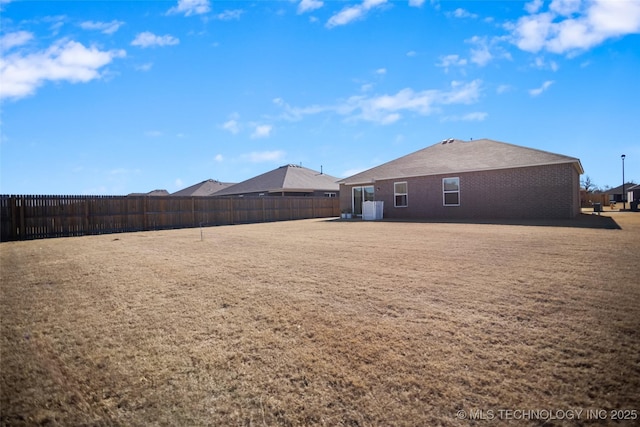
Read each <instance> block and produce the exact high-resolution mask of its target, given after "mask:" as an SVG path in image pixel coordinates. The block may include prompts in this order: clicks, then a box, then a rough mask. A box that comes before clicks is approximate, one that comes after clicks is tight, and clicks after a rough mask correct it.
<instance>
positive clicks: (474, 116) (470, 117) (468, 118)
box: [442, 111, 489, 122]
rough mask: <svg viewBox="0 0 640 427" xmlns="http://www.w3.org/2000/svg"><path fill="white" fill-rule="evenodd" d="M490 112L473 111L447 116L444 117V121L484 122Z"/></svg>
mask: <svg viewBox="0 0 640 427" xmlns="http://www.w3.org/2000/svg"><path fill="white" fill-rule="evenodd" d="M488 115H489V113H485V112H479V111H476V112H473V113H468V114H465V115H462V116H446V117H443V118H442V121H443V122H482V121H484V120H485V119H486V118H487V116H488Z"/></svg>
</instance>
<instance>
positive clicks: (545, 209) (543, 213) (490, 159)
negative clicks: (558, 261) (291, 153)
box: [339, 139, 584, 219]
mask: <svg viewBox="0 0 640 427" xmlns="http://www.w3.org/2000/svg"><path fill="white" fill-rule="evenodd" d="M582 173H584V171H583V169H582V165H581V164H580V160H579V159H577V158H574V157H568V156H563V155H560V154H554V153H549V152H546V151H541V150H536V149H532V148H526V147H520V146H517V145H512V144H507V143H504V142H497V141H492V140H489V139H480V140H473V141H460V140H454V139H448V140H444V141H441V142H439V143H437V144H434V145H432V146H430V147H427V148H424V149H422V150H419V151H416V152H415V153H412V154H408V155H406V156H404V157H400V158H398V159H396V160H392V161H390V162H388V163H385V164H382V165H380V166H378V167H375V168H373V169H369V170H367V171H364V172H361V173H359V174H356V175H353V176H351V177H348V178H345V179H342V180H340V181H339V183H340V209H341V210H342V211H345V210H351V211H352V212H353V214H354V215H355V216H360V215H361V214H362V202H363V201H368V200H370V201H382V202H383V203H384V213H383V215H384V217H385V218H407V219H421V218H423V219H431V218H433V219H439V218H441V219H448V218H451V219H473V218H477V219H494V218H499V219H507V218H516V219H520V218H573V217H575V216H576V215H578V214H579V213H580V175H581V174H582Z"/></svg>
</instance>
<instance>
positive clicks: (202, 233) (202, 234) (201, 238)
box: [200, 223, 204, 242]
mask: <svg viewBox="0 0 640 427" xmlns="http://www.w3.org/2000/svg"><path fill="white" fill-rule="evenodd" d="M200 241H201V242H202V241H204V230H203V229H202V223H200Z"/></svg>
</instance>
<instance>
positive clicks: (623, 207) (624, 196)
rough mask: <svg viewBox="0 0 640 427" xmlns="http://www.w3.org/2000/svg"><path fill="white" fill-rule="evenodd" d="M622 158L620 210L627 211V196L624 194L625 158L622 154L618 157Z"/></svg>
mask: <svg viewBox="0 0 640 427" xmlns="http://www.w3.org/2000/svg"><path fill="white" fill-rule="evenodd" d="M620 157H621V158H622V210H623V211H625V210H627V196H626V195H625V194H624V158H625V157H627V156H625V155H624V154H623V155H622V156H620Z"/></svg>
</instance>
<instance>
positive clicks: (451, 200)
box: [442, 178, 460, 206]
mask: <svg viewBox="0 0 640 427" xmlns="http://www.w3.org/2000/svg"><path fill="white" fill-rule="evenodd" d="M442 204H443V205H444V206H460V178H442Z"/></svg>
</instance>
